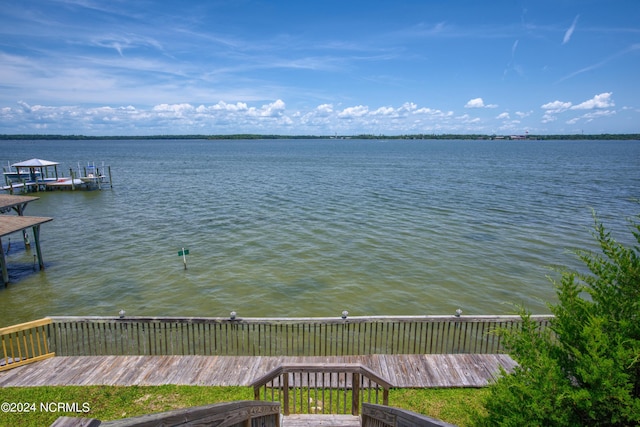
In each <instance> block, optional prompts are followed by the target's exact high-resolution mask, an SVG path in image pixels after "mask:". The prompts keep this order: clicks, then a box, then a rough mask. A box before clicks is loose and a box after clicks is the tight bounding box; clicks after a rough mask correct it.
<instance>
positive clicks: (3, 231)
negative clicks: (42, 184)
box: [0, 194, 53, 286]
mask: <svg viewBox="0 0 640 427" xmlns="http://www.w3.org/2000/svg"><path fill="white" fill-rule="evenodd" d="M37 199H38V198H37V197H28V196H11V195H5V194H2V195H0V213H2V214H3V215H0V268H1V269H2V283H4V285H5V286H6V285H7V284H8V283H9V271H8V269H7V262H6V259H5V251H4V246H2V238H3V237H5V236H7V235H9V234H13V233H17V232H22V234H23V236H24V237H26V233H27V230H28V229H29V228H31V229H32V230H33V242H34V244H35V249H36V255H37V257H38V265H39V267H40V270H43V269H44V261H43V260H42V251H41V249H40V225H41V224H44V223H45V222H49V221H53V218H49V217H41V216H24V209H25V208H26V206H27V204H28V203H29V202H31V201H33V200H37ZM11 210H14V211H15V212H16V213H17V215H6V214H5V213H6V212H10V211H11Z"/></svg>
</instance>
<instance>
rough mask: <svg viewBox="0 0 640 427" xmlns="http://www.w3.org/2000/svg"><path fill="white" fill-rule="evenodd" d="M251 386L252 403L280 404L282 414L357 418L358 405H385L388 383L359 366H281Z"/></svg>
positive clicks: (386, 403)
mask: <svg viewBox="0 0 640 427" xmlns="http://www.w3.org/2000/svg"><path fill="white" fill-rule="evenodd" d="M251 386H252V387H253V390H254V396H255V399H256V400H265V401H266V400H271V401H278V402H280V403H281V405H282V407H283V409H284V415H289V414H291V413H292V412H293V413H294V414H347V413H351V414H352V415H358V414H359V413H360V408H361V405H362V404H363V403H365V402H367V403H372V402H374V403H382V404H383V405H388V404H389V389H390V388H391V384H390V383H389V382H388V381H387V380H385V379H383V378H381V377H380V376H378V375H377V374H375V373H374V372H373V371H371V370H370V369H369V368H366V367H364V366H362V365H360V364H324V363H322V364H297V363H296V364H288V365H282V366H279V367H277V368H275V369H273V370H272V371H271V372H269V373H267V374H266V375H264V376H262V377H261V378H259V379H257V380H255V381H254V382H253V383H252V384H251Z"/></svg>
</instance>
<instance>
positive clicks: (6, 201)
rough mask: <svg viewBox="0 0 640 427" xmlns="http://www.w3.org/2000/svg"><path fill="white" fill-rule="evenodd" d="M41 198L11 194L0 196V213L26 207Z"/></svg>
mask: <svg viewBox="0 0 640 427" xmlns="http://www.w3.org/2000/svg"><path fill="white" fill-rule="evenodd" d="M38 199H39V197H31V196H13V195H11V194H0V212H8V211H9V210H11V208H14V207H16V206H20V205H22V206H24V205H26V204H27V203H29V202H33V201H34V200H38Z"/></svg>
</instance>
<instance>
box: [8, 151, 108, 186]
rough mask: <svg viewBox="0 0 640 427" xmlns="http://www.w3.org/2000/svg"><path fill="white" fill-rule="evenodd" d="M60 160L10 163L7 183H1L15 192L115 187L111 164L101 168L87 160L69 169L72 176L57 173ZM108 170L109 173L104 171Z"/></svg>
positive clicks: (33, 160)
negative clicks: (75, 167)
mask: <svg viewBox="0 0 640 427" xmlns="http://www.w3.org/2000/svg"><path fill="white" fill-rule="evenodd" d="M58 165H59V163H57V162H52V161H49V160H42V159H31V160H26V161H24V162H19V163H14V164H10V165H9V166H8V168H4V172H3V175H4V180H5V185H3V186H2V187H0V189H2V190H4V191H8V192H9V193H10V194H14V193H15V192H23V193H29V192H38V191H47V190H79V189H81V190H94V189H101V188H102V187H103V186H106V185H109V186H110V187H113V181H112V177H111V167H110V166H104V165H103V166H102V167H101V168H98V167H96V166H95V164H88V165H87V166H84V167H80V165H79V164H78V168H77V170H75V171H74V170H73V169H72V168H70V169H69V176H66V177H65V176H61V175H60V174H59V173H58ZM105 172H106V174H105Z"/></svg>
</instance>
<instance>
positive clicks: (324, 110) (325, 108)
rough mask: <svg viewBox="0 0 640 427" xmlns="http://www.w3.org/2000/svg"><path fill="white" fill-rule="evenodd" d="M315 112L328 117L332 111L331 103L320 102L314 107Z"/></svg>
mask: <svg viewBox="0 0 640 427" xmlns="http://www.w3.org/2000/svg"><path fill="white" fill-rule="evenodd" d="M316 113H317V114H318V115H319V116H322V117H328V116H330V115H331V113H333V105H331V104H322V105H318V106H317V107H316Z"/></svg>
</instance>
